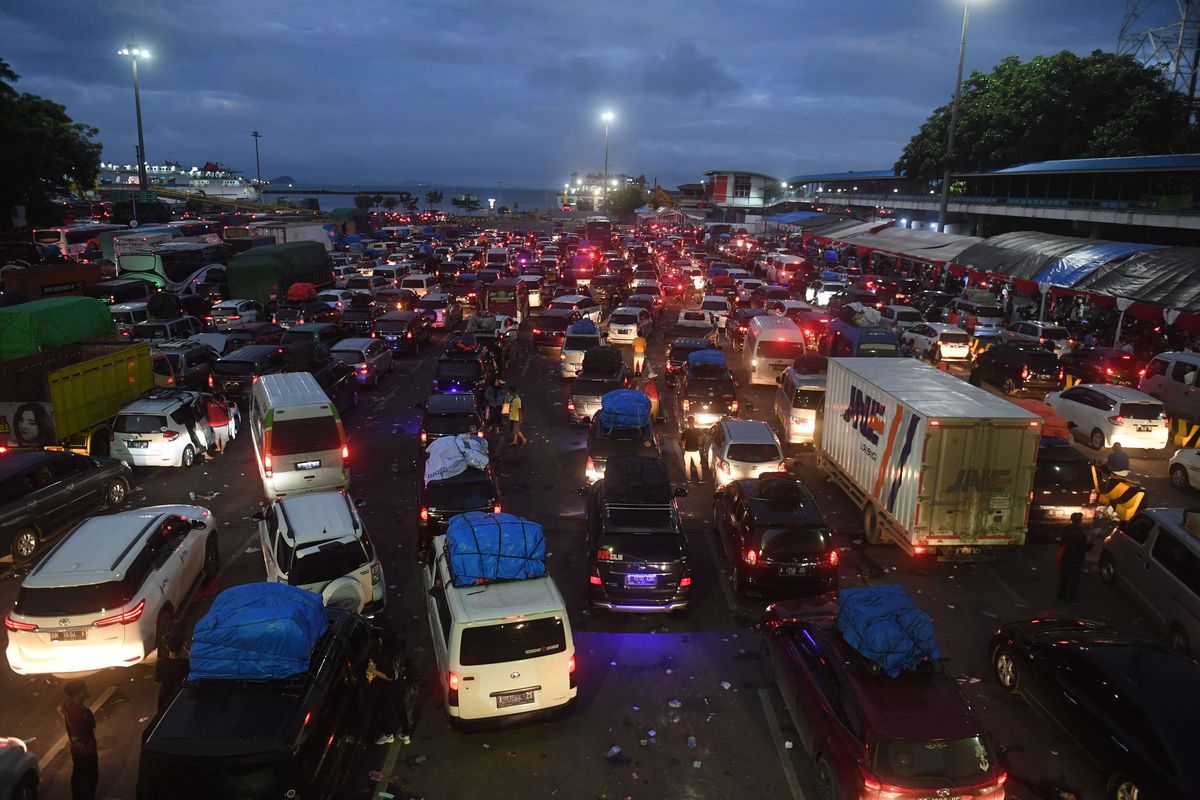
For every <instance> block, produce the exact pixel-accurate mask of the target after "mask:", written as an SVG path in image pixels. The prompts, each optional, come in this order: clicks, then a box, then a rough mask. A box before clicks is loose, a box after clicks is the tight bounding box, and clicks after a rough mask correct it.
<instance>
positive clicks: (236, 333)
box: [225, 322, 283, 349]
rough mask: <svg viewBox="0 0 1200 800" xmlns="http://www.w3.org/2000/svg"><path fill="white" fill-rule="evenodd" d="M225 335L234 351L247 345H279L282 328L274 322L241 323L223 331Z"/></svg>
mask: <svg viewBox="0 0 1200 800" xmlns="http://www.w3.org/2000/svg"><path fill="white" fill-rule="evenodd" d="M225 335H226V336H228V337H229V342H230V346H232V347H234V348H235V349H236V348H238V347H245V346H246V345H248V344H279V340H280V339H282V338H283V328H281V327H280V326H278V325H276V324H275V323H274V322H243V323H242V324H241V325H234V326H233V327H232V328H230V329H229V330H227V331H225Z"/></svg>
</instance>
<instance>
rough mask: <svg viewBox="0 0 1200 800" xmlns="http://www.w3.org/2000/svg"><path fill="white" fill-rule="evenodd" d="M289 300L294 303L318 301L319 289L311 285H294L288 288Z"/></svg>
mask: <svg viewBox="0 0 1200 800" xmlns="http://www.w3.org/2000/svg"><path fill="white" fill-rule="evenodd" d="M287 299H288V300H289V301H290V302H293V303H304V302H307V301H309V300H316V299H317V287H316V286H314V285H313V284H311V283H293V284H292V285H291V286H289V287H288V290H287Z"/></svg>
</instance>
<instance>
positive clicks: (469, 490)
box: [417, 465, 500, 560]
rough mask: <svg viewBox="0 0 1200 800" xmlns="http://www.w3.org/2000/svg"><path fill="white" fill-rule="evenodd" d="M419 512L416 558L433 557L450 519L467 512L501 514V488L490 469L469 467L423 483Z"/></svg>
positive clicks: (489, 467) (489, 466)
mask: <svg viewBox="0 0 1200 800" xmlns="http://www.w3.org/2000/svg"><path fill="white" fill-rule="evenodd" d="M419 504H420V508H419V510H418V511H417V558H418V559H422V560H423V559H427V558H429V557H431V556H432V555H433V552H432V548H431V547H430V544H431V543H432V542H433V537H435V536H438V535H439V534H443V533H445V532H446V527H447V525H449V523H450V518H451V517H454V516H457V515H459V514H465V513H467V512H468V511H483V512H490V513H494V514H499V513H500V486H499V485H498V484H497V483H496V475H495V473H494V472H493V471H492V467H491V465H488V466H487V467H486V468H485V469H475V468H474V467H467V469H465V470H464V471H462V472H460V473H459V474H457V475H454V476H451V477H449V478H442V479H441V480H436V481H422V482H421V493H420V498H419Z"/></svg>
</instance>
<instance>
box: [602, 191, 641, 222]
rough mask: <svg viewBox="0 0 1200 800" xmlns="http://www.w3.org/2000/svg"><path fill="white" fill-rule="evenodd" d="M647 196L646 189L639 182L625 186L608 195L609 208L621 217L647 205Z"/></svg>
mask: <svg viewBox="0 0 1200 800" xmlns="http://www.w3.org/2000/svg"><path fill="white" fill-rule="evenodd" d="M647 197H648V195H647V194H646V190H645V189H644V188H642V187H641V186H639V185H638V184H636V183H635V184H633V185H631V186H625V187H622V188H620V189H617V190H616V191H615V192H612V193H611V194H610V195H609V196H608V210H609V211H610V212H612V213H613V214H615V215H616V216H619V217H623V216H627V215H629V214H632V213H633V212H634V209H638V208H641V207H642V206H644V205H646V199H647Z"/></svg>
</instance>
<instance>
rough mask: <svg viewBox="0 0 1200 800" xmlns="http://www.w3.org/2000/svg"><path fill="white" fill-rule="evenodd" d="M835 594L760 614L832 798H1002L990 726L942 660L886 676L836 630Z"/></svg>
mask: <svg viewBox="0 0 1200 800" xmlns="http://www.w3.org/2000/svg"><path fill="white" fill-rule="evenodd" d="M837 614H838V607H837V603H836V601H835V600H834V599H833V596H832V595H827V596H825V597H824V598H820V599H816V598H814V599H809V600H789V601H786V602H780V603H772V604H771V605H769V606H767V608H766V610H765V611H764V612H763V631H764V634H765V646H766V648H767V653H768V655H769V657H770V660H771V666H772V668H773V671H774V675H775V681H776V683H777V684H778V686H779V691H780V693H781V694H782V695H783V699H784V703H785V704H786V705H787V709H788V713H789V714H790V716H791V718H792V721H793V723H794V724H795V726H796V731H797V734H798V736H799V738H800V741H801V743H802V745H803V746H804V748H805V750H806V751H807V752H808V754H809V755H810V756H811V757H812V759H813V762H814V763H815V764H816V766H817V786H818V797H821V798H827V799H828V800H918V798H939V797H945V798H949V797H956V798H961V800H968V798H969V799H970V800H1003V798H1004V784H1005V781H1006V780H1007V779H1008V775H1007V773H1006V772H1005V771H1004V768H1003V767H1001V766H1000V763H999V761H998V757H997V753H996V750H995V748H994V747H993V745H992V742H991V740H990V738H989V737H988V735H987V733H986V732H985V731H984V728H983V725H982V724H981V723H980V722H979V720H978V719H976V718H975V715H974V714H973V713H972V711H971V708H970V706H969V705H968V704H967V701H966V700H965V699H963V696H962V695H961V694H960V693H959V691H958V686H957V685H956V684H955V682H954V679H953V678H951V677H949V676H948V675H946V673H944V672H942V670H941V668H940V666H939V665H937V664H935V663H931V664H926V665H923V666H922V667H920V668H918V669H916V670H912V671H906V672H902V673H901V674H900V675H898V676H896V677H895V678H889V677H887V676H886V675H884V674H883V673H882V672H881V671H880V670H879V669H878V668H877V667H876V666H875V665H874V663H873V662H870V661H868V660H867V659H865V658H863V657H862V656H861V655H859V654H858V653H857V652H856V651H855V650H854V649H853V648H852V647H851V646H850V645H849V644H847V642H846V640H845V639H843V638H842V635H841V633H840V632H839V631H838V628H837Z"/></svg>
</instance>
